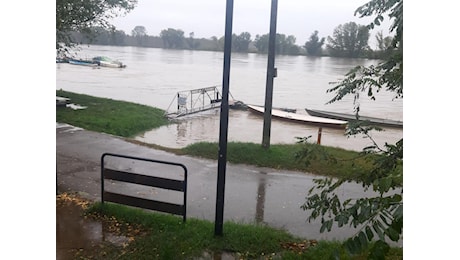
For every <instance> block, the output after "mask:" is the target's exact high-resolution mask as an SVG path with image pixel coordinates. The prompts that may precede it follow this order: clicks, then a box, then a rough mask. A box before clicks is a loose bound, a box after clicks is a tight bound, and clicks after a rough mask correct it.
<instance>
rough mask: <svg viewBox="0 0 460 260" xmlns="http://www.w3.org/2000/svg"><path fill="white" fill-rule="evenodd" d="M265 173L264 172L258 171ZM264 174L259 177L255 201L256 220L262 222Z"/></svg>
mask: <svg viewBox="0 0 460 260" xmlns="http://www.w3.org/2000/svg"><path fill="white" fill-rule="evenodd" d="M260 173H261V174H264V175H266V174H267V173H265V172H260ZM265 187H266V183H265V176H261V177H260V178H259V185H258V186H257V203H256V222H257V223H262V222H263V221H264V211H265Z"/></svg>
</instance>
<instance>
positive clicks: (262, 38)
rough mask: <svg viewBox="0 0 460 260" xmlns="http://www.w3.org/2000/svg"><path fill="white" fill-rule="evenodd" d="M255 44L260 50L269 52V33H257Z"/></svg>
mask: <svg viewBox="0 0 460 260" xmlns="http://www.w3.org/2000/svg"><path fill="white" fill-rule="evenodd" d="M254 46H256V48H257V51H258V52H260V53H268V34H264V35H258V34H257V35H256V39H255V40H254Z"/></svg>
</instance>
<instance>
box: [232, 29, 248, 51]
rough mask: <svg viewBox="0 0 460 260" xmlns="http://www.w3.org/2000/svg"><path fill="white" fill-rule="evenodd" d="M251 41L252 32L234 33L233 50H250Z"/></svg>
mask: <svg viewBox="0 0 460 260" xmlns="http://www.w3.org/2000/svg"><path fill="white" fill-rule="evenodd" d="M250 42H251V34H250V33H248V32H242V33H240V35H236V34H233V35H232V51H235V52H248V49H249V43H250Z"/></svg>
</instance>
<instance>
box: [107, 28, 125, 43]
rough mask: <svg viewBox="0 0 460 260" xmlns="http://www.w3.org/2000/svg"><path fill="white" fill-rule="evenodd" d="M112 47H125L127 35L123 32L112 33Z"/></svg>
mask: <svg viewBox="0 0 460 260" xmlns="http://www.w3.org/2000/svg"><path fill="white" fill-rule="evenodd" d="M110 38H111V42H112V45H117V46H123V45H125V38H126V34H125V32H124V31H122V30H116V31H112V32H111V34H110Z"/></svg>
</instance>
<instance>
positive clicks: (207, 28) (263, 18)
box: [112, 0, 390, 48]
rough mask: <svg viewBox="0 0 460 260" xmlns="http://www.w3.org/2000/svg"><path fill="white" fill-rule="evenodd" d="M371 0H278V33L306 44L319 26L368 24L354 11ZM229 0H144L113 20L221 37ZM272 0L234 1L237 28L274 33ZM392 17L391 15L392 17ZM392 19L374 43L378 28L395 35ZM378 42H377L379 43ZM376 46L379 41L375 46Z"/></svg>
mask: <svg viewBox="0 0 460 260" xmlns="http://www.w3.org/2000/svg"><path fill="white" fill-rule="evenodd" d="M367 2H368V0H320V1H318V0H317V1H306V0H278V13H277V33H281V34H285V35H286V36H288V35H294V36H295V37H296V44H297V45H303V44H304V43H305V42H306V41H308V39H309V38H310V36H311V34H312V33H313V32H314V31H315V30H317V31H318V32H319V36H320V37H326V38H327V36H332V33H333V31H334V29H335V28H336V27H337V26H338V25H340V24H345V23H348V22H351V21H353V22H356V23H357V24H361V25H367V24H368V23H369V22H370V21H371V19H370V18H368V17H366V18H359V17H358V16H354V11H355V10H356V9H357V8H358V7H359V6H361V5H363V4H365V3H367ZM225 9H226V1H225V0H194V1H184V0H155V1H153V0H139V1H138V4H137V6H136V7H135V9H133V10H132V11H131V12H129V13H128V14H126V15H125V16H122V17H117V18H115V19H114V20H113V21H112V24H113V25H115V26H116V27H117V29H119V30H123V31H124V32H125V33H127V34H131V31H132V30H133V29H134V27H135V26H138V25H142V26H144V27H145V28H146V31H147V34H148V35H152V36H159V35H160V32H161V31H162V30H164V29H167V28H173V29H181V30H182V31H184V35H185V36H186V37H188V36H189V34H190V33H191V32H193V33H194V37H195V38H210V37H212V36H217V37H218V38H220V37H221V36H223V35H224V34H225ZM270 12H271V0H234V8H233V33H235V34H240V33H242V32H249V33H250V34H251V39H253V40H254V39H255V37H256V35H257V34H259V35H263V34H268V33H269V29H270ZM386 21H388V18H387V19H386ZM389 24H390V23H389V22H384V24H383V25H382V26H381V28H380V27H379V28H378V29H377V30H373V31H372V32H371V39H370V40H369V44H371V43H373V42H374V38H375V37H374V36H373V35H375V33H376V32H378V31H380V30H381V31H382V32H383V34H384V35H385V36H386V35H389V34H390V32H389ZM374 44H375V43H374ZM371 47H372V48H373V47H375V45H374V46H373V45H371Z"/></svg>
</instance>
